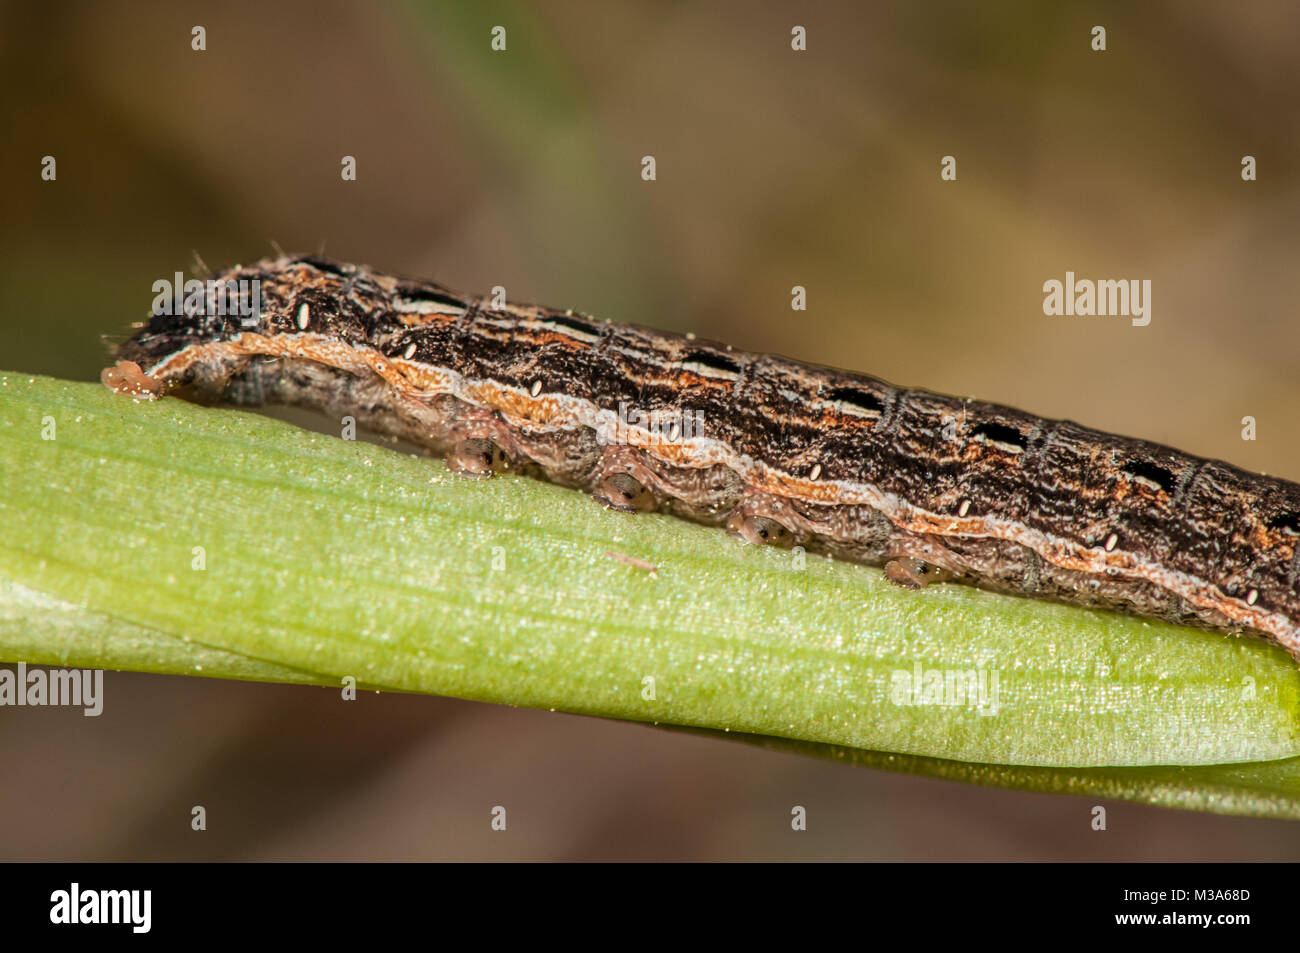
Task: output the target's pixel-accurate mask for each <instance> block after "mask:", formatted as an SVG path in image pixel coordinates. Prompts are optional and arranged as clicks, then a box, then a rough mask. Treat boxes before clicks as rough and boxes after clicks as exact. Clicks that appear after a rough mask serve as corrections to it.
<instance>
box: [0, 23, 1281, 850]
mask: <svg viewBox="0 0 1300 953" xmlns="http://www.w3.org/2000/svg"><path fill="white" fill-rule="evenodd" d="M498 24H499V25H503V26H505V27H506V30H507V43H508V49H507V51H506V52H504V53H494V52H492V51H491V50H490V47H489V41H490V30H491V28H492V27H493V26H495V25H498ZM795 24H800V25H803V26H805V27H806V28H807V33H808V50H807V52H803V53H795V52H792V51H791V49H790V31H791V27H792V26H793V25H795ZM1094 24H1100V25H1103V26H1105V27H1106V29H1107V40H1108V47H1109V48H1108V50H1107V51H1106V52H1104V53H1095V52H1093V51H1092V50H1091V49H1090V30H1091V28H1092V26H1093V25H1094ZM195 25H202V26H204V27H205V28H206V31H207V50H206V52H201V53H200V52H194V51H192V50H191V48H190V40H191V32H190V31H191V28H192V27H193V26H195ZM1297 35H1300V7H1297V6H1296V5H1295V4H1293V3H1290V2H1283V0H1279V2H1269V3H1266V2H1259V3H1251V4H1245V5H1234V4H1225V3H1205V2H1202V3H1185V2H1180V3H1173V2H1169V3H1148V4H1142V5H1140V7H1137V8H1133V5H1127V4H1105V3H1089V4H1070V3H1055V4H1041V3H1030V2H1021V3H1001V4H979V5H976V4H961V3H951V4H949V3H914V2H905V0H897V2H890V3H878V4H871V5H870V7H869V8H868V7H867V6H866V5H863V4H858V3H851V2H842V3H832V2H823V3H815V4H809V5H807V7H806V8H800V7H799V6H798V5H793V4H784V3H752V2H739V0H738V2H735V3H719V2H708V3H661V2H652V0H642V2H632V3H622V4H616V5H612V4H598V3H594V2H590V0H587V2H548V3H546V4H532V3H525V2H519V3H495V2H494V3H475V4H472V5H471V4H441V3H437V4H435V3H390V4H378V5H370V4H365V5H363V4H346V3H341V2H334V3H307V2H300V3H277V4H268V3H253V2H243V3H230V4H223V5H222V9H220V10H213V9H210V8H209V6H208V5H206V4H190V3H183V2H180V3H178V2H166V3H163V2H157V3H135V4H119V3H89V2H87V3H30V4H23V3H10V4H7V5H4V6H0V88H2V89H3V90H4V92H3V93H0V130H2V131H3V142H4V149H3V150H2V151H0V173H2V174H3V179H2V181H3V183H4V187H3V199H4V202H3V208H4V212H3V217H2V218H0V330H2V331H3V336H2V337H0V354H3V358H2V359H0V365H2V366H3V367H4V368H6V369H10V370H23V371H32V372H39V373H44V374H52V375H58V376H61V377H69V378H75V379H84V380H93V379H95V378H96V377H97V375H98V371H99V369H100V368H101V367H102V366H103V364H104V361H105V351H104V349H103V346H102V345H101V343H100V335H101V334H104V333H110V334H120V333H121V332H122V331H123V330H124V329H125V327H126V325H127V323H128V322H130V321H132V320H139V319H140V318H142V317H144V316H145V315H146V313H147V311H148V308H149V304H150V301H151V300H152V291H151V285H152V283H153V282H154V281H155V280H157V279H159V278H168V277H170V276H171V274H172V273H173V272H175V271H178V270H181V271H187V270H189V268H190V266H191V263H192V259H191V249H195V250H197V251H198V252H199V253H200V254H201V255H202V257H203V258H204V259H205V260H206V261H207V263H208V264H209V265H211V266H212V267H213V268H220V267H224V266H227V265H230V264H233V263H235V262H240V261H243V262H246V261H249V260H252V259H254V258H258V257H262V256H264V255H267V254H269V253H270V244H269V243H270V241H272V240H274V241H276V242H278V243H279V244H280V245H281V246H283V247H284V248H286V249H289V250H300V251H312V250H316V249H318V248H319V247H321V246H322V245H323V246H324V250H325V251H326V252H327V253H328V254H330V255H332V256H335V257H339V258H345V259H350V260H354V261H361V262H366V263H369V264H372V265H375V266H377V267H380V268H383V269H385V270H390V271H399V272H407V273H411V274H417V275H423V276H427V277H432V278H436V279H438V280H441V281H443V282H444V283H446V284H449V285H451V286H452V287H457V288H463V289H465V290H471V291H477V292H483V291H486V290H487V289H488V288H490V287H491V286H492V285H496V284H501V285H504V286H505V287H506V288H507V289H508V292H509V294H510V296H511V298H513V299H517V300H522V301H529V300H533V301H540V302H544V303H547V304H551V305H555V306H558V307H562V308H564V307H573V308H577V309H580V310H584V311H588V312H591V313H595V314H599V315H602V316H606V317H611V318H616V319H619V320H624V321H632V322H638V323H642V324H649V325H655V326H659V327H663V328H667V329H671V330H678V331H686V330H690V331H695V332H697V333H698V334H700V335H701V336H705V337H712V338H718V339H721V340H725V341H727V342H728V343H731V344H734V345H737V346H740V347H744V348H747V349H751V350H758V351H774V352H778V353H783V354H787V355H790V356H793V357H798V358H801V359H804V360H808V361H813V362H818V363H826V364H834V365H838V366H844V367H850V368H853V369H857V370H863V371H867V372H870V373H873V374H876V375H878V376H881V377H885V378H886V379H889V380H892V381H895V382H897V383H902V384H912V385H919V386H926V387H929V388H931V389H934V390H940V391H944V392H948V393H956V394H962V395H977V396H979V397H982V398H987V399H994V400H999V401H1003V402H1006V403H1010V404H1013V405H1018V406H1022V407H1024V408H1026V409H1028V410H1032V411H1034V412H1036V413H1039V414H1042V415H1044V416H1052V417H1068V418H1072V419H1075V420H1078V421H1080V422H1082V423H1086V424H1089V425H1091V426H1097V427H1101V428H1104V429H1108V430H1113V431H1117V432H1120V433H1126V434H1131V435H1136V436H1142V437H1146V438H1150V439H1155V440H1159V441H1162V442H1166V443H1171V444H1174V445H1176V446H1178V447H1180V448H1182V449H1185V450H1188V451H1190V452H1193V453H1198V454H1202V455H1206V456H1213V457H1220V458H1226V459H1228V460H1231V461H1232V462H1234V463H1237V464H1239V465H1241V466H1245V467H1248V468H1250V469H1254V470H1262V471H1266V472H1270V473H1276V474H1279V475H1282V476H1286V477H1289V478H1291V479H1300V415H1298V414H1297V413H1296V412H1295V411H1296V407H1297V397H1300V384H1298V383H1297V371H1300V323H1298V322H1297V321H1296V305H1295V300H1296V298H1295V287H1294V280H1295V275H1296V268H1295V263H1296V261H1297V253H1298V252H1300V216H1298V215H1297V212H1300V161H1298V159H1297V157H1300V58H1298V57H1297V56H1296V54H1295V38H1296V36H1297ZM949 154H951V155H954V156H956V158H957V162H958V180H957V181H956V182H942V181H940V178H939V162H940V158H941V157H942V156H944V155H949ZM44 155H53V156H55V157H56V159H57V162H58V179H57V182H54V183H47V182H42V181H41V180H40V175H39V173H40V161H41V157H42V156H44ZM344 155H353V156H355V157H356V158H357V168H358V178H357V181H355V182H344V181H342V180H341V178H340V175H339V170H340V158H341V157H342V156H344ZM643 155H654V156H655V158H656V160H657V166H658V180H657V181H655V182H652V183H647V182H644V181H642V180H641V177H640V160H641V157H642V156H643ZM1243 155H1254V156H1255V157H1256V158H1257V160H1258V167H1259V181H1256V182H1251V183H1246V182H1243V181H1242V180H1241V176H1240V170H1241V158H1242V156H1243ZM1067 270H1070V271H1074V272H1075V273H1076V274H1077V275H1078V276H1079V277H1092V278H1149V279H1151V281H1152V285H1153V296H1152V298H1153V300H1152V305H1153V310H1152V321H1151V324H1150V326H1148V327H1145V328H1135V327H1132V326H1131V325H1130V323H1129V321H1128V320H1127V319H1126V318H1120V317H1110V318H1102V317H1094V318H1064V317H1046V316H1044V315H1043V313H1042V300H1043V293H1042V290H1041V288H1042V284H1043V282H1044V281H1046V280H1048V279H1050V278H1057V279H1061V278H1063V277H1064V273H1065V272H1066V271H1067ZM796 284H799V285H804V286H806V287H807V289H808V305H809V307H808V311H807V312H806V313H794V312H792V311H791V310H790V305H789V302H790V289H791V287H792V286H793V285H796ZM1246 415H1252V416H1254V417H1255V418H1256V419H1257V421H1258V440H1256V441H1254V442H1244V441H1243V440H1242V439H1241V418H1242V417H1243V416H1246ZM106 693H107V701H106V704H105V713H104V715H103V716H102V717H100V718H98V719H87V718H83V717H82V716H81V714H80V712H79V711H58V710H38V711H33V710H30V709H23V710H15V709H3V710H0V764H3V765H4V766H5V767H4V770H3V775H2V777H3V779H2V780H0V858H9V859H15V858H18V859H74V858H88V859H132V858H142V859H163V858H166V859H183V858H221V859H300V858H310V859H325V858H348V859H386V858H395V859H434V858H454V859H595V858H602V859H623V858H636V859H813V858H835V859H885V860H932V859H958V860H961V859H1007V860H1024V859H1110V858H1132V859H1143V860H1183V859H1273V860H1276V859H1294V858H1296V857H1297V856H1300V825H1292V824H1285V823H1280V822H1263V821H1250V820H1242V819H1232V818H1217V817H1208V816H1199V815H1192V814H1182V813H1178V812H1173V811H1162V810H1157V809H1151V808H1141V807H1136V806H1131V805H1110V829H1109V831H1107V832H1106V833H1095V832H1093V831H1091V830H1090V828H1089V823H1088V822H1089V820H1090V815H1089V808H1090V807H1091V803H1092V802H1091V801H1085V800H1080V799H1075V798H1053V797H1047V796H1038V795H1030V794H1022V793H1016V792H1005V791H992V790H983V789H978V788H969V787H964V786H961V785H956V784H949V783H945V782H940V781H931V780H924V779H916V778H908V777H903V776H897V775H890V774H885V773H880V772H873V771H866V770H862V769H855V768H849V767H846V766H843V765H837V764H833V763H823V762H820V761H816V760H812V759H805V758H801V757H797V756H793V755H785V754H774V753H770V752H765V751H761V750H757V749H752V748H749V747H747V746H743V745H737V744H732V743H729V742H726V741H717V740H712V739H707V738H699V737H690V736H684V735H678V734H675V733H669V732H665V731H658V730H655V729H651V728H646V727H641V726H636V725H626V724H618V723H609V722H601V721H596V720H592V719H585V718H578V717H572V716H566V715H558V714H549V713H541V712H533V711H525V710H511V709H505V708H499V707H494V706H488V705H480V704H471V703H466V702H458V701H453V700H446V699H436V698H422V697H397V696H389V695H384V696H373V695H364V696H362V698H361V699H360V700H359V701H358V702H357V703H356V704H354V705H348V706H340V705H339V704H338V703H337V696H336V695H335V694H334V692H333V691H326V690H316V689H305V688H295V687H283V686H272V685H246V684H238V683H223V682H215V681H206V680H199V679H179V678H164V677H149V676H141V675H129V674H112V673H110V674H109V675H108V676H107V677H106ZM194 803H202V804H205V805H207V807H208V811H209V830H208V831H207V832H206V833H203V834H194V833H192V832H191V831H190V830H189V806H190V805H191V804H194ZM495 804H505V805H507V806H508V807H509V809H510V831H509V833H508V834H506V835H494V834H492V833H491V832H490V831H489V830H488V824H487V820H488V813H487V812H488V811H489V809H490V808H491V806H492V805H495ZM792 804H803V805H805V806H806V807H807V808H808V809H809V814H810V825H809V830H808V831H807V832H806V833H803V834H794V833H792V832H791V831H790V829H789V810H790V806H791V805H792Z"/></svg>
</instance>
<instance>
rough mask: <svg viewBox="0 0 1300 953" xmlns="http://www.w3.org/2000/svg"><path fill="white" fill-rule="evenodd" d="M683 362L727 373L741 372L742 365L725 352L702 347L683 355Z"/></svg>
mask: <svg viewBox="0 0 1300 953" xmlns="http://www.w3.org/2000/svg"><path fill="white" fill-rule="evenodd" d="M681 363H683V364H699V365H701V366H703V367H707V368H710V369H712V370H715V371H721V372H724V373H727V374H739V373H740V365H739V364H738V363H736V361H735V360H734V359H732V358H730V357H727V355H725V354H719V353H717V352H716V351H705V350H701V349H696V350H692V351H688V352H686V353H685V354H683V355H682V360H681Z"/></svg>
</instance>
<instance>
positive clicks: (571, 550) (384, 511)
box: [0, 373, 1300, 815]
mask: <svg viewBox="0 0 1300 953" xmlns="http://www.w3.org/2000/svg"><path fill="white" fill-rule="evenodd" d="M0 461H2V462H0V474H2V475H3V476H2V480H3V484H2V485H3V490H2V491H0V517H2V518H3V525H4V528H5V532H4V537H3V541H2V542H0V658H5V659H9V660H15V661H17V660H25V661H29V662H44V663H49V664H72V665H78V666H87V667H97V668H129V669H134V670H139V671H151V672H168V673H180V674H204V675H217V676H222V677H234V678H253V679H268V680H280V681H303V682H316V683H319V684H326V685H339V684H341V682H342V680H343V679H345V678H347V677H349V676H350V677H352V678H354V679H355V680H356V681H357V683H359V684H361V685H366V686H372V687H380V688H386V689H392V690H400V691H411V692H430V693H436V694H443V695H452V696H456V697H460V698H470V699H477V700H482V701H491V702H499V703H505V704H512V705H527V706H532V707H539V708H554V709H561V710H565V711H571V712H580V713H585V714H592V715H601V716H605V717H612V718H623V719H630V720H635V721H645V722H662V723H668V724H676V725H685V726H695V727H701V728H711V729H719V730H728V731H736V732H746V733H751V734H759V735H765V736H773V737H778V738H786V739H793V740H795V741H799V742H812V743H818V744H829V745H836V746H840V747H842V748H850V749H865V750H869V751H889V752H895V753H897V754H900V755H912V756H917V757H925V758H940V759H945V760H946V761H948V762H954V761H956V762H974V763H980V764H984V765H1019V766H1029V767H1036V768H1062V767H1068V768H1078V767H1087V768H1096V767H1116V766H1126V765H1127V766H1167V765H1214V764H1225V763H1235V762H1267V761H1278V760H1279V759H1287V758H1295V757H1297V756H1300V731H1298V730H1297V728H1298V724H1297V723H1298V721H1300V716H1298V712H1300V675H1298V674H1297V670H1296V667H1295V664H1294V662H1293V661H1292V660H1291V659H1290V658H1289V656H1287V655H1286V654H1285V653H1284V652H1282V651H1281V650H1280V649H1277V648H1276V647H1274V646H1271V645H1268V644H1266V643H1263V642H1259V641H1255V640H1248V639H1233V638H1229V637H1225V636H1223V635H1219V634H1216V633H1207V632H1200V631H1196V630H1188V629H1181V628H1178V627H1175V626H1171V625H1167V624H1164V623H1159V622H1153V621H1148V620H1141V619H1134V618H1128V617H1124V616H1120V615H1116V614H1112V613H1102V612H1091V611H1087V610H1082V609H1078V608H1073V607H1067V606H1061V605H1055V604H1050V603H1044V602H1038V601H1034V600H1026V599H1018V598H1013V597H1003V596H997V595H993V594H990V593H985V592H980V591H977V590H974V589H971V588H968V587H963V586H956V585H936V586H931V587H929V588H927V589H925V590H923V591H921V592H908V591H904V590H901V589H898V588H896V587H894V586H891V585H889V584H888V583H887V582H885V581H884V580H883V578H882V576H881V574H880V573H879V571H877V570H873V569H870V568H866V567H861V566H855V565H850V564H846V563H842V562H838V561H832V560H827V559H824V558H820V557H814V556H807V557H804V556H802V554H800V553H798V552H791V551H788V550H780V549H762V548H753V547H745V546H741V545H739V544H738V543H737V542H736V541H735V540H732V539H730V538H729V537H727V536H726V535H725V534H723V533H721V532H718V531H717V530H712V529H708V528H705V527H700V526H695V525H692V524H689V523H685V522H683V521H680V520H675V519H672V518H670V517H667V516H660V515H651V516H645V515H630V514H623V513H615V512H611V511H608V510H605V509H602V508H600V507H599V506H597V505H595V504H594V503H593V502H591V501H590V500H589V499H587V498H586V497H585V496H583V495H582V494H579V493H575V492H573V491H571V490H565V489H561V488H557V487H553V486H550V485H547V484H544V483H542V482H539V481H534V480H529V479H525V478H520V477H513V476H506V477H502V478H496V479H492V480H483V481H474V480H466V479H462V478H458V477H455V476H453V475H451V474H448V473H447V471H446V470H445V469H444V468H443V466H442V464H441V463H440V462H437V461H435V460H431V459H428V458H425V457H418V456H412V455H407V454H402V453H398V452H394V451H392V450H389V449H386V448H383V447H378V446H375V445H371V444H364V443H356V442H351V441H345V440H340V439H337V438H334V437H330V436H325V435H321V434H315V433H309V432H305V431H301V430H298V429H296V428H293V427H291V426H289V425H287V424H284V423H282V422H279V421H276V420H272V419H268V418H265V417H261V416H257V415H255V414H249V413H242V412H235V411H228V410H212V409H207V408H202V407H196V406H193V405H189V404H186V403H183V402H181V401H178V400H175V399H166V400H162V401H159V402H156V403H137V402H135V401H132V400H130V399H129V398H124V397H121V396H119V395H115V394H111V393H109V392H108V391H106V390H105V389H104V388H102V387H100V386H98V385H91V384H77V383H69V382H64V381H56V380H51V379H48V378H41V377H32V376H29V375H22V374H13V373H10V374H5V375H0ZM609 553H617V554H625V555H628V556H632V557H636V558H638V559H643V560H647V561H648V562H650V563H653V564H655V565H657V567H658V569H657V571H655V572H654V573H648V572H646V571H645V570H643V569H639V568H636V567H635V566H630V565H627V564H625V563H623V562H620V561H617V560H616V559H613V558H611V557H610V556H609V555H608V554H609ZM918 672H919V673H920V675H921V681H920V688H921V689H924V688H926V687H927V686H929V687H930V688H931V689H932V690H933V688H934V681H935V679H936V678H937V680H938V685H939V688H938V692H939V694H938V695H937V696H932V697H929V698H927V697H926V696H925V695H924V693H923V691H920V690H918V689H917V686H916V684H914V680H915V677H916V675H917V673H918ZM961 673H973V674H974V675H975V676H976V678H977V679H978V678H979V676H980V673H983V677H984V679H985V681H984V688H985V694H984V695H983V696H982V697H976V698H971V699H964V698H958V697H957V696H956V695H954V693H953V690H954V688H955V686H956V685H957V684H958V682H959V681H960V679H959V678H958V677H957V676H959V675H961ZM945 677H946V679H947V683H948V685H947V686H946V687H945ZM994 677H996V682H995V681H994ZM905 689H906V690H905ZM994 692H996V694H994ZM918 701H927V703H925V704H917V703H916V702H918ZM934 702H943V703H934ZM953 702H956V703H953ZM1162 770H1163V769H1162ZM1243 770H1245V767H1244V766H1243ZM986 773H987V772H986ZM1276 773H1277V772H1276V769H1273V773H1272V774H1271V775H1270V778H1274V779H1275V777H1276ZM1029 775H1032V772H1020V773H1019V774H1017V773H1016V772H1008V773H1007V774H1006V777H1007V778H1017V777H1018V778H1021V779H1022V780H1023V778H1024V777H1027V776H1029ZM1162 777H1168V775H1167V773H1166V774H1165V775H1162ZM1008 783H1009V784H1011V786H1027V787H1031V788H1032V784H1028V783H1025V784H1020V783H1012V782H1010V781H1008ZM1270 784H1273V787H1271V788H1270V791H1269V797H1268V798H1267V799H1265V800H1266V801H1267V804H1266V805H1265V806H1263V807H1261V808H1260V809H1259V811H1258V813H1265V814H1273V815H1278V814H1279V813H1282V814H1285V812H1284V811H1282V812H1280V811H1279V809H1278V808H1277V807H1276V801H1277V792H1276V784H1275V783H1274V782H1273V781H1270ZM1284 787H1285V790H1286V791H1287V792H1289V793H1287V794H1286V795H1285V798H1284V800H1288V803H1290V804H1292V805H1294V804H1295V803H1300V784H1297V783H1296V782H1295V781H1287V782H1286V784H1285V785H1284ZM1134 791H1135V793H1134V795H1133V796H1134V797H1135V798H1137V799H1144V800H1152V798H1151V797H1150V796H1149V794H1146V795H1144V794H1143V793H1142V791H1141V786H1140V785H1137V786H1134ZM1112 796H1124V794H1123V793H1122V791H1121V792H1120V793H1115V794H1113V795H1112ZM1166 800H1168V799H1167V798H1166ZM1240 802H1241V799H1238V801H1236V802H1234V804H1237V805H1238V806H1237V807H1234V808H1233V809H1234V810H1242V809H1241V807H1240V806H1239V805H1240ZM1268 805H1273V806H1268ZM1201 806H1206V807H1207V809H1213V805H1201ZM1245 812H1247V813H1249V812H1250V811H1249V810H1247V811H1245Z"/></svg>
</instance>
